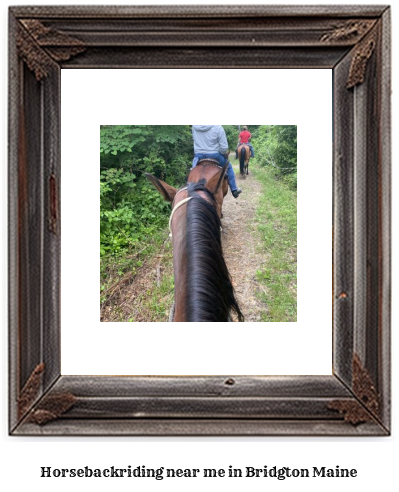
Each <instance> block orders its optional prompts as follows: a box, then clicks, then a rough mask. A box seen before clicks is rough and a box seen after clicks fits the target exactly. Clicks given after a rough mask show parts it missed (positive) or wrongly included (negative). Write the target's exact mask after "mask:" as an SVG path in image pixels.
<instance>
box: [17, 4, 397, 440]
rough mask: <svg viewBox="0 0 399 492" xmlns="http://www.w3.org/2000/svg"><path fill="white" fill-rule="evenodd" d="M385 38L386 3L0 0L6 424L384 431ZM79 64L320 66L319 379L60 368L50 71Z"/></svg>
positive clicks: (106, 430)
mask: <svg viewBox="0 0 399 492" xmlns="http://www.w3.org/2000/svg"><path fill="white" fill-rule="evenodd" d="M390 37H391V34H390V8H389V7H386V6H365V5H358V6H353V5H351V6H313V7H312V6H284V5H279V6H276V5H274V6H273V5H262V6H260V5H259V6H244V7H238V6H151V7H145V6H124V7H121V6H111V5H110V6H96V7H91V6H59V7H55V6H53V7H46V6H25V7H10V9H9V40H10V41H9V122H10V124H9V146H8V149H9V224H10V225H9V296H8V298H9V320H10V323H9V340H10V347H9V360H10V385H9V411H10V418H9V422H10V426H9V432H10V434H11V435H118V436H132V435H145V436H148V435H219V436H220V435H235V436H237V435H274V436H283V435H284V436H287V435H294V436H300V435H312V436H319V435H321V436H331V435H343V436H365V435H368V436H377V435H378V436H381V435H382V436H385V435H389V433H390V425H391V408H390V378H391V372H390V307H391V301H390V289H391V287H390V285H391V277H390V275H391V273H390V264H391V256H390V255H391V247H390V243H391V219H390V217H391V213H390V210H391V202H390V194H391V183H390V170H391V154H390V147H391V126H390V97H391V95H390V93H391V89H390V77H391V74H390V56H391V53H390ZM84 68H108V69H114V70H120V69H123V68H136V69H137V68H140V69H151V68H180V69H181V68H192V69H198V70H200V69H202V68H211V69H212V68H214V69H219V68H246V69H252V70H253V71H254V73H253V76H255V77H256V76H261V73H262V72H260V71H258V72H257V69H262V68H268V69H275V68H295V69H308V68H323V69H330V70H331V71H332V74H333V80H334V84H333V113H334V134H333V196H334V199H333V292H334V293H340V294H339V295H333V298H332V303H333V320H332V334H333V340H334V344H333V347H334V348H333V361H332V367H333V370H332V374H331V375H329V376H306V377H304V376H292V377H291V376H284V377H268V376H258V375H254V376H240V375H234V374H225V375H223V376H206V377H204V376H190V377H183V376H182V377H159V376H156V375H154V376H152V377H142V376H135V375H131V376H124V377H119V376H114V377H100V376H65V375H62V374H61V372H60V352H61V351H60V344H61V336H60V297H61V290H60V275H61V273H60V264H61V262H60V257H61V234H60V231H61V220H62V216H61V210H62V207H61V193H60V190H61V159H60V146H61V132H60V100H61V84H60V75H61V70H63V69H68V70H71V69H84ZM62 165H67V163H62ZM325 165H331V163H330V162H329V163H325ZM38 211H40V213H38ZM326 220H331V218H329V217H328V218H326ZM326 254H327V253H326ZM326 295H329V294H328V293H326ZM328 319H330V323H331V317H330V314H329V313H326V321H325V322H327V323H328ZM63 328H64V327H63ZM82 329H84V327H82ZM221 357H223V354H222V353H221ZM229 382H233V383H234V384H229Z"/></svg>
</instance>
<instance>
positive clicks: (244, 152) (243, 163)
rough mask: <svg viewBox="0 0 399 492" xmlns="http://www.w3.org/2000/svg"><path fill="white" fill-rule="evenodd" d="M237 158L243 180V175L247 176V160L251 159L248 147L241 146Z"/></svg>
mask: <svg viewBox="0 0 399 492" xmlns="http://www.w3.org/2000/svg"><path fill="white" fill-rule="evenodd" d="M237 152H238V158H239V159H240V174H241V176H242V177H243V178H245V175H248V174H249V173H248V165H249V159H250V157H251V149H250V148H249V147H248V145H245V144H241V145H240V146H239V147H238V149H237Z"/></svg>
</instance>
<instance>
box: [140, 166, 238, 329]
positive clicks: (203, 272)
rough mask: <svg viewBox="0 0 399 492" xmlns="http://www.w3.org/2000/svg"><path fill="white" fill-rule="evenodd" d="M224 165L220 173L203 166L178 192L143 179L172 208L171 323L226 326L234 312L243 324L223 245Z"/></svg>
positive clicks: (211, 167)
mask: <svg viewBox="0 0 399 492" xmlns="http://www.w3.org/2000/svg"><path fill="white" fill-rule="evenodd" d="M227 164H228V163H227V162H226V165H225V166H224V167H223V168H220V167H218V166H217V165H216V162H214V161H211V160H205V161H201V162H200V163H199V164H198V165H197V166H196V167H195V168H194V169H192V170H191V172H190V174H189V176H188V181H187V184H186V186H184V187H183V188H181V189H179V190H177V189H176V188H173V187H172V186H170V185H168V184H167V183H165V182H164V181H161V180H159V179H157V178H155V177H154V176H152V175H150V174H146V177H147V179H148V180H149V181H150V182H151V183H152V184H153V185H154V186H155V188H156V189H157V190H158V191H159V192H160V194H161V195H162V196H163V198H164V199H165V200H167V201H169V202H171V203H172V213H171V216H170V220H169V228H170V231H171V235H172V243H173V268H174V278H175V302H174V315H173V318H172V319H173V321H229V320H230V314H231V312H232V311H233V312H235V313H236V314H237V317H238V319H239V321H243V315H242V313H241V311H240V308H239V306H238V303H237V301H236V298H235V295H234V288H233V285H232V282H231V277H230V274H229V272H228V270H227V266H226V263H225V260H224V257H223V252H222V244H221V222H220V217H221V215H222V204H223V198H224V197H225V195H226V193H227V189H228V183H227V179H225V172H226V169H227Z"/></svg>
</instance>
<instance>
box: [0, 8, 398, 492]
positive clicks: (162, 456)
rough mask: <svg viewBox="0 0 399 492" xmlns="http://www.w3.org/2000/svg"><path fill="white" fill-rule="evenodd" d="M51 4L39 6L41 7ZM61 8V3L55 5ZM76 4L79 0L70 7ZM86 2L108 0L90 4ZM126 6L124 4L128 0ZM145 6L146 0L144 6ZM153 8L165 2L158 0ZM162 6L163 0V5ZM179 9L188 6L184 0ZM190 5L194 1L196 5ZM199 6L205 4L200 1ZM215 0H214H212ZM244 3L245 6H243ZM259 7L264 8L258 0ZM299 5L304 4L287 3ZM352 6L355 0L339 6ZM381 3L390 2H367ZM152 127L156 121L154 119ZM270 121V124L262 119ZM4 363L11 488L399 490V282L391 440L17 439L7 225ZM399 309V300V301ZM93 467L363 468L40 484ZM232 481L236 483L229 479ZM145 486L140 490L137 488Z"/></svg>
mask: <svg viewBox="0 0 399 492" xmlns="http://www.w3.org/2000/svg"><path fill="white" fill-rule="evenodd" d="M26 3H28V2H26V1H25V2H17V1H15V2H12V4H13V5H15V4H26ZM39 3H42V4H43V2H34V4H39ZM52 3H54V2H52ZM63 3H64V4H66V3H75V2H67V1H65V2H63ZM85 3H86V4H89V3H95V4H100V3H103V2H100V1H98V0H97V1H95V2H90V1H86V2H85ZM118 3H120V4H123V3H125V2H123V1H122V0H120V1H119V2H118ZM142 3H145V2H144V1H143V2H142ZM151 3H159V2H156V1H155V0H153V1H152V2H151ZM161 3H162V2H161ZM174 3H175V4H177V3H180V2H178V1H177V0H176V1H175V2H174ZM182 3H189V2H188V0H186V1H185V2H182ZM196 3H201V2H200V0H198V2H196ZM205 3H210V1H208V2H205ZM223 3H226V4H229V3H238V2H234V1H233V0H230V1H229V2H223V0H218V4H223ZM240 3H241V2H240ZM252 3H258V2H256V1H255V0H254V1H253V2H252ZM285 3H287V4H288V3H296V2H288V1H287V2H285ZM306 3H307V4H310V3H313V4H316V5H317V4H321V3H325V2H321V1H317V2H309V1H308V2H306ZM336 3H344V4H346V3H347V2H336ZM360 3H363V4H364V3H373V4H380V3H384V4H385V2H378V1H376V0H374V1H373V2H365V1H364V2H360ZM6 7H7V5H6V4H5V3H3V5H2V7H1V10H2V14H3V15H2V25H1V33H2V35H1V39H2V92H1V94H2V96H1V101H2V111H1V114H2V123H3V124H2V132H1V137H2V142H3V145H2V157H3V159H2V162H3V166H2V193H1V197H2V199H1V202H0V203H1V206H2V210H1V217H2V220H3V224H4V225H6V220H7V205H6V196H7V193H6V186H7V172H6V166H5V163H6V159H7V153H6V142H7V132H6V124H7V116H6V115H7V111H6V108H7V90H6V73H7V61H6V60H7V50H6V40H7V11H6ZM397 22H398V17H397V15H396V12H395V6H394V8H393V25H394V28H393V32H392V35H393V43H394V54H395V53H396V49H397V36H396V32H395V31H397V29H396V26H397ZM396 77H397V69H396V67H394V72H393V83H394V88H395V87H397V86H396ZM393 102H394V110H395V111H394V115H393V128H394V130H393V134H395V128H396V110H397V102H396V97H395V93H394V95H393ZM151 123H152V122H151ZM260 123H263V122H260ZM393 143H394V148H393V163H395V161H396V159H395V157H396V155H397V145H396V142H395V140H394V142H393ZM393 177H394V190H395V189H397V186H398V183H397V175H396V172H395V167H394V165H393ZM397 207H398V204H397V198H396V197H395V193H394V194H393V224H394V226H395V223H396V222H397V210H398V208H397ZM397 242H398V233H397V230H395V228H394V230H393V248H392V249H393V251H394V252H395V250H397ZM1 245H2V260H3V261H2V270H3V276H2V278H3V280H2V289H3V295H2V324H3V331H2V364H1V370H2V375H1V383H2V405H1V411H2V416H1V456H0V458H1V464H2V467H1V475H0V480H1V486H2V488H3V489H4V490H10V489H11V488H12V489H16V490H20V489H22V488H25V489H29V490H42V491H46V490H49V491H50V490H51V491H53V490H54V489H55V488H56V489H57V490H58V491H63V490H67V489H68V490H70V488H71V487H74V489H75V490H87V488H88V487H95V488H96V490H98V491H100V490H107V491H108V490H109V489H110V486H111V487H112V488H114V489H115V490H126V491H131V490H134V489H135V488H136V489H139V490H142V491H146V490H151V491H152V490H160V489H163V490H174V491H176V490H184V491H186V490H187V488H188V487H189V488H190V490H193V491H196V490H203V488H204V486H206V487H207V488H208V489H209V490H220V489H223V488H225V487H229V489H230V490H240V491H241V490H243V489H244V488H245V489H248V490H256V491H257V490H262V491H264V490H271V491H280V490H299V491H302V490H303V491H305V490H306V491H313V490H314V491H316V490H317V491H319V490H320V489H321V488H322V489H323V490H324V491H330V490H331V491H332V490H336V489H337V488H340V490H342V491H352V490H354V489H358V490H376V489H381V488H385V489H386V490H396V489H397V487H398V474H397V473H398V472H397V456H398V454H399V445H398V437H397V425H396V424H397V417H398V411H397V404H398V400H397V394H398V383H397V363H396V360H395V356H396V354H397V353H398V350H397V338H398V337H397V334H396V332H395V326H396V325H397V316H398V310H397V307H396V306H395V299H396V297H397V294H398V292H397V288H396V282H394V285H393V295H392V298H393V300H394V302H393V308H394V310H393V319H392V327H393V330H392V331H393V337H392V338H393V349H392V353H393V409H394V416H393V426H392V432H393V434H392V436H391V437H389V438H364V439H354V438H245V437H242V438H238V437H235V438H234V437H232V438H125V439H123V438H101V437H98V438H91V439H88V438H77V437H69V438H68V437H63V438H46V439H45V438H43V439H41V438H26V437H20V438H16V437H13V438H10V437H8V436H7V335H6V326H7V312H6V306H7V297H6V288H7V284H6V272H7V251H6V249H7V239H6V227H4V228H3V236H2V242H1ZM393 271H394V280H396V278H397V262H396V257H395V256H394V259H393ZM396 304H397V303H396ZM86 465H87V466H90V467H93V468H96V467H98V468H101V467H110V466H112V465H114V466H117V467H126V466H128V465H132V467H136V466H138V465H145V466H147V467H159V466H165V467H174V468H179V467H180V468H204V467H213V468H228V466H229V465H232V466H234V467H237V468H242V467H245V466H255V467H259V468H262V467H263V466H264V465H268V466H274V465H276V466H278V467H281V466H289V467H291V468H294V467H295V468H309V467H313V466H327V467H332V468H334V467H335V466H336V465H340V466H341V467H346V468H357V470H358V478H356V479H318V480H316V479H312V480H303V479H302V480H299V479H298V480H285V481H279V482H278V481H277V480H272V479H267V480H266V481H265V479H251V480H250V479H246V480H244V479H236V480H232V479H229V480H228V479H218V480H216V479H215V480H212V481H209V479H208V480H205V479H196V480H189V481H188V479H176V480H173V481H166V480H164V481H158V482H156V481H155V480H151V479H149V480H145V481H143V480H140V481H139V482H136V481H133V482H131V481H129V480H122V479H119V480H118V479H114V480H112V481H111V482H110V481H109V480H96V481H95V482H93V481H92V480H90V481H87V480H85V479H79V480H78V481H77V480H75V481H71V479H69V480H68V479H57V480H55V479H54V480H53V479H40V478H39V474H40V467H41V466H52V467H56V468H62V467H65V468H67V467H84V466H86ZM227 480H228V482H227ZM137 484H138V485H137Z"/></svg>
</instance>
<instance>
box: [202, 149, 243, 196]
mask: <svg viewBox="0 0 399 492" xmlns="http://www.w3.org/2000/svg"><path fill="white" fill-rule="evenodd" d="M200 159H216V160H217V161H218V162H219V164H220V165H221V166H224V164H225V162H226V157H225V156H224V155H223V154H221V153H220V152H215V153H211V154H194V159H193V167H195V166H196V165H197V164H198V161H199V160H200ZM227 179H228V181H229V186H230V189H231V191H235V190H236V189H237V183H236V175H235V174H234V169H233V166H232V165H231V162H229V165H228V166H227Z"/></svg>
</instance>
